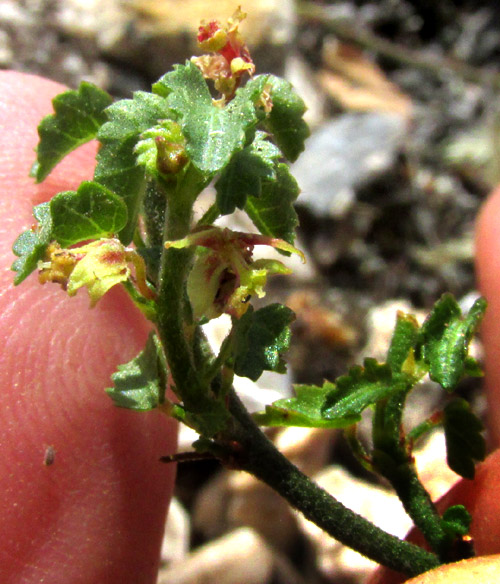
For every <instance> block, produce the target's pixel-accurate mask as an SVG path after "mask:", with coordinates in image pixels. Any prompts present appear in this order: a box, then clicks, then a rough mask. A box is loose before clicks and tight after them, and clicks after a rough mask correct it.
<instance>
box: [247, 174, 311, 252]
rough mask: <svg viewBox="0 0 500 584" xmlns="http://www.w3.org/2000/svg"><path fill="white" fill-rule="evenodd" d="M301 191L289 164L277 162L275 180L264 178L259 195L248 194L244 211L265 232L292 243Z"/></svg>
mask: <svg viewBox="0 0 500 584" xmlns="http://www.w3.org/2000/svg"><path fill="white" fill-rule="evenodd" d="M299 192H300V189H299V187H298V185H297V181H296V180H295V179H294V178H293V176H292V175H291V174H290V171H289V169H288V166H287V165H286V164H283V163H280V164H278V165H277V166H276V180H272V181H265V182H263V183H262V193H261V195H260V197H248V199H247V202H246V205H245V211H246V212H247V214H248V216H249V217H250V219H251V220H252V221H253V223H254V225H255V226H256V227H257V229H258V230H259V231H260V232H261V233H262V234H264V235H270V236H272V237H277V238H279V239H284V240H285V241H287V242H288V243H290V244H293V242H294V240H295V228H296V227H297V225H298V223H299V221H298V218H297V213H296V212H295V209H294V208H293V203H294V201H295V199H296V198H297V197H298V195H299Z"/></svg>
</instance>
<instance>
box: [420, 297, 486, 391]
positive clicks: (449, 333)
mask: <svg viewBox="0 0 500 584" xmlns="http://www.w3.org/2000/svg"><path fill="white" fill-rule="evenodd" d="M485 310H486V301H485V300H484V299H483V298H479V299H478V300H476V302H475V303H474V305H473V306H472V308H471V309H470V311H469V313H468V314H467V316H466V317H465V318H463V317H462V314H461V311H460V307H459V306H458V304H457V302H456V300H455V299H454V298H453V296H451V294H444V295H443V296H442V297H441V298H440V299H439V300H438V302H436V304H435V305H434V308H433V310H432V312H431V314H430V315H429V316H428V318H427V320H426V321H425V322H424V324H423V325H422V328H421V332H420V341H419V348H421V355H422V357H423V359H424V361H425V362H426V363H427V364H428V365H429V374H430V377H431V379H433V380H434V381H437V382H438V383H440V384H441V385H442V387H443V388H444V389H446V390H448V391H453V389H454V388H455V387H456V385H457V383H458V382H459V381H460V379H461V378H462V376H463V375H464V374H465V371H466V363H467V362H466V358H467V353H468V350H469V343H470V341H471V338H472V335H473V334H474V332H475V330H476V328H477V327H478V325H479V323H480V321H481V319H482V317H483V315H484V311H485Z"/></svg>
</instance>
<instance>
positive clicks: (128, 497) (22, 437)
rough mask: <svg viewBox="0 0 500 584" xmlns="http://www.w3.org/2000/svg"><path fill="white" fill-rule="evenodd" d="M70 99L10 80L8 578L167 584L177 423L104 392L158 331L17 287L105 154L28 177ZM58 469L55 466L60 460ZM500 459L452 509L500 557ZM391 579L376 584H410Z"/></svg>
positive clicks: (486, 281)
mask: <svg viewBox="0 0 500 584" xmlns="http://www.w3.org/2000/svg"><path fill="white" fill-rule="evenodd" d="M63 89H64V88H63V87H62V86H61V85H58V84H56V83H53V82H50V81H47V80H44V79H40V78H38V77H34V76H30V75H24V74H20V73H12V72H0V96H1V97H0V127H1V128H2V132H0V159H1V164H0V187H1V190H0V192H1V196H0V215H1V218H0V219H1V220H0V243H1V245H0V267H1V270H0V313H1V317H0V334H1V337H0V338H1V339H2V342H3V347H2V348H3V350H2V352H1V353H0V361H1V366H0V379H1V385H0V387H1V388H2V391H1V392H0V447H1V451H2V457H1V459H0V517H2V543H1V545H0V580H1V582H2V583H3V584H31V583H32V584H35V583H39V582H50V583H51V584H79V583H82V584H88V583H89V582H107V583H108V584H114V583H116V584H118V583H120V584H129V583H130V584H136V583H137V582H141V584H148V583H153V582H155V580H156V573H157V567H158V555H159V547H160V542H161V537H162V531H163V522H164V518H165V514H166V511H167V506H168V502H169V500H170V497H171V493H172V488H173V481H174V468H173V466H168V465H162V464H160V463H158V458H159V457H160V456H161V455H165V454H169V453H172V452H173V451H174V450H175V441H176V437H175V436H176V428H175V426H174V425H173V424H172V423H171V422H169V421H168V420H166V419H165V418H163V417H162V416H160V415H159V414H157V413H155V412H153V413H151V414H136V413H133V412H128V411H125V410H119V409H117V408H115V407H114V406H113V405H112V403H111V400H110V399H109V398H108V397H107V396H106V395H105V394H104V392H103V388H104V387H107V386H108V385H109V377H110V375H111V373H112V372H113V371H114V370H115V368H116V365H117V364H119V363H123V362H125V361H127V360H128V359H130V358H131V357H133V356H134V355H135V354H136V353H137V352H138V351H139V350H140V349H141V348H142V347H143V345H144V342H145V339H146V337H147V334H148V330H149V326H148V324H147V323H146V322H145V321H144V319H143V318H142V316H141V315H140V314H139V313H138V312H137V311H136V310H135V309H134V307H133V306H132V305H131V303H130V302H129V301H128V299H127V297H126V295H125V294H123V293H122V292H121V291H120V290H112V291H110V292H109V293H108V294H107V295H106V296H105V297H104V298H103V299H102V300H101V301H100V302H99V303H98V305H97V307H96V308H94V309H92V310H90V309H89V306H88V305H89V301H88V298H87V296H86V293H85V292H84V291H81V292H80V293H79V294H78V295H77V297H76V298H72V299H70V298H68V297H67V296H66V295H65V293H64V292H63V291H62V290H60V289H59V288H58V287H56V286H54V285H46V286H44V287H42V286H40V285H39V284H38V282H37V280H36V277H35V276H31V277H30V278H28V280H27V281H25V282H23V284H22V285H21V286H20V287H18V288H17V289H14V287H13V285H12V279H13V273H12V272H11V271H10V265H11V263H12V261H13V259H14V257H13V255H12V253H11V251H10V249H11V245H12V242H13V240H14V239H15V237H16V236H17V235H18V234H19V233H20V232H21V231H23V230H25V229H26V228H28V227H29V226H30V225H31V224H32V223H33V217H32V213H31V210H32V206H33V205H34V204H38V203H40V202H42V201H46V200H48V199H50V198H51V197H52V196H53V195H54V194H56V193H57V192H60V191H63V190H69V189H74V188H76V187H77V185H78V184H79V182H80V181H81V180H84V179H89V178H91V177H92V169H93V164H94V163H93V157H94V155H95V145H93V144H89V145H86V146H84V147H82V148H80V149H79V150H78V151H77V152H75V153H73V154H72V155H70V156H69V157H68V158H67V159H66V160H65V161H63V162H62V163H61V164H60V165H59V166H58V167H57V168H56V169H55V170H54V171H53V172H52V174H51V175H50V176H49V178H48V179H47V180H46V181H45V182H44V183H43V184H42V185H35V184H34V182H33V180H32V179H30V178H29V177H28V170H29V167H30V165H31V163H32V161H33V148H34V147H35V145H36V142H37V136H36V131H35V128H36V126H37V124H38V122H39V120H40V119H41V117H42V116H43V115H45V114H47V113H50V112H51V111H52V108H51V104H50V100H51V98H52V97H53V96H54V95H56V94H57V93H60V92H61V91H62V90H63ZM499 225H500V189H499V190H497V191H496V192H495V193H493V195H492V196H491V198H490V199H489V201H488V202H487V203H486V205H485V206H484V208H483V211H482V213H481V215H480V218H479V220H478V226H477V268H478V282H479V287H480V290H481V292H482V294H484V295H485V296H486V298H487V299H488V301H489V310H488V312H487V316H486V319H485V322H484V325H483V327H482V337H483V340H484V344H485V355H486V374H487V377H486V379H487V395H488V400H489V412H490V419H489V423H490V436H491V446H492V448H496V447H497V446H498V445H499V444H500V400H499V399H498V393H499V392H500V389H499V388H500V359H498V358H495V357H496V355H495V352H496V347H498V346H499V342H500V297H498V295H497V291H498V290H499V289H500V227H498V226H499ZM52 456H53V462H52V464H50V465H47V464H45V461H46V457H49V458H50V457H52ZM499 481H500V451H496V452H494V453H493V454H492V455H491V456H490V457H489V458H488V459H487V460H486V461H485V462H484V463H483V464H482V465H481V466H480V467H479V469H478V472H477V477H476V480H475V481H473V482H472V481H462V482H461V483H459V484H458V485H457V486H456V487H454V488H453V489H452V490H451V491H450V493H448V494H447V495H446V496H445V497H444V499H443V500H442V501H441V502H440V504H439V506H440V507H441V508H445V507H447V506H449V505H451V504H455V503H463V504H466V505H467V506H468V507H469V509H470V510H471V511H472V514H473V516H474V523H473V526H472V534H473V536H474V538H475V541H476V548H477V552H478V553H479V554H492V553H498V552H500V498H499V497H498V492H497V491H498V489H497V485H498V484H499ZM402 581H403V579H402V578H401V577H400V576H396V575H394V574H390V573H389V572H388V571H379V572H378V573H377V574H376V575H375V577H374V578H373V579H372V580H371V584H378V583H383V584H396V583H397V582H402Z"/></svg>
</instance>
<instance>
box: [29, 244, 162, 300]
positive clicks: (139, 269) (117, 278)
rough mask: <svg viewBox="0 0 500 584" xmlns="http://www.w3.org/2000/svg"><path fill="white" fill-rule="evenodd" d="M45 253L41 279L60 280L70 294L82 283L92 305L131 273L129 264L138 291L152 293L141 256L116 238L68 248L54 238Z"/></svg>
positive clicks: (144, 293)
mask: <svg viewBox="0 0 500 584" xmlns="http://www.w3.org/2000/svg"><path fill="white" fill-rule="evenodd" d="M46 255H47V258H46V261H44V262H40V263H39V266H38V268H39V270H40V272H39V275H38V278H39V280H40V282H41V283H42V284H45V283H46V282H55V283H58V284H61V286H62V287H63V288H64V289H65V290H66V291H67V292H68V295H69V296H74V295H75V294H76V293H77V291H78V290H79V289H80V288H82V287H83V286H85V287H86V288H87V290H88V293H89V296H90V305H91V306H95V304H96V303H97V301H98V300H100V298H102V296H104V294H106V292H107V291H108V290H109V289H110V288H112V287H113V286H116V284H120V283H122V282H125V281H126V280H128V279H129V278H130V277H131V269H130V264H133V265H134V267H135V276H136V277H135V281H136V285H137V287H138V288H139V291H140V292H141V293H142V294H143V295H144V296H146V297H147V298H151V296H152V292H151V290H150V289H149V288H148V286H147V284H146V279H145V267H144V261H143V259H142V258H141V256H139V254H138V253H137V252H136V251H135V250H133V249H130V248H126V247H125V246H124V245H123V244H122V243H121V242H120V241H119V240H118V239H114V238H113V239H99V240H97V241H93V242H91V243H89V244H87V245H82V246H80V247H74V248H68V249H62V248H61V247H60V246H59V245H58V244H57V243H56V242H53V243H51V244H50V245H49V247H48V248H47V254H46Z"/></svg>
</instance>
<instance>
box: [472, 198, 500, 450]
mask: <svg viewBox="0 0 500 584" xmlns="http://www.w3.org/2000/svg"><path fill="white" fill-rule="evenodd" d="M476 272H477V283H478V289H479V291H480V293H481V294H482V295H483V296H484V297H485V298H486V300H487V302H488V308H487V310H486V314H485V317H484V321H483V323H482V326H481V338H482V340H483V346H484V355H485V374H486V391H487V399H488V416H489V430H490V441H491V445H492V446H493V447H497V446H498V445H500V399H499V398H500V358H499V349H500V187H499V188H497V189H496V190H495V191H493V193H492V194H491V195H490V197H489V198H488V199H487V201H486V202H485V203H484V205H483V207H482V209H481V211H480V213H479V216H478V219H477V224H476Z"/></svg>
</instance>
